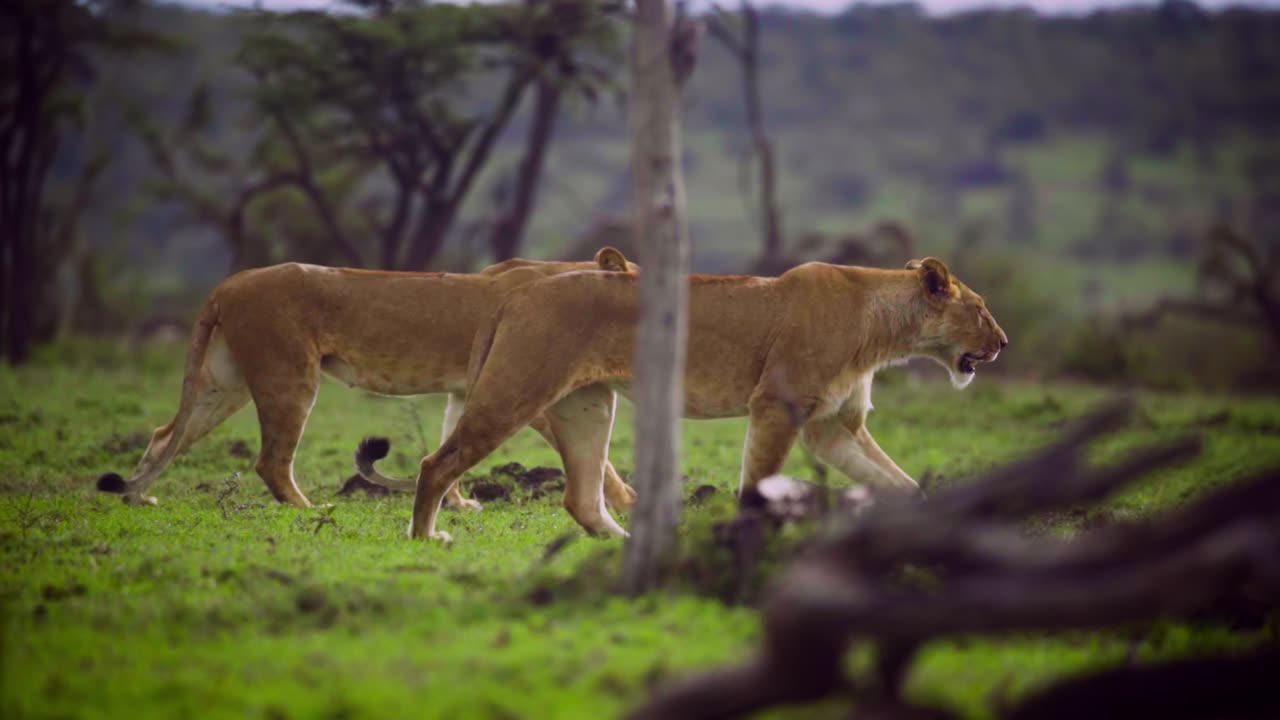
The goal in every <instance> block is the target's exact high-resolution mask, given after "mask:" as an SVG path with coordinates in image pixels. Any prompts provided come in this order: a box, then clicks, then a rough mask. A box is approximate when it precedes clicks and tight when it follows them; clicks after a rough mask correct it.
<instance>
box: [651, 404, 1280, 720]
mask: <svg viewBox="0 0 1280 720" xmlns="http://www.w3.org/2000/svg"><path fill="white" fill-rule="evenodd" d="M1127 414H1128V408H1127V406H1125V405H1115V406H1111V407H1108V408H1106V409H1104V410H1102V411H1101V412H1098V413H1096V414H1094V415H1092V416H1090V417H1088V418H1086V419H1085V420H1084V421H1083V422H1081V423H1079V424H1078V425H1076V426H1075V427H1074V428H1072V429H1070V430H1069V431H1068V432H1067V433H1066V434H1065V436H1064V438H1063V440H1062V441H1060V442H1059V443H1057V444H1055V445H1052V446H1050V447H1048V448H1046V449H1044V450H1042V451H1041V452H1039V453H1037V454H1035V455H1034V456H1032V457H1031V458H1029V459H1027V460H1025V461H1022V462H1019V463H1014V464H1012V465H1009V466H1006V467H1004V468H1000V469H996V470H994V471H992V472H990V473H988V474H986V475H984V476H982V477H979V478H977V479H976V480H974V481H973V482H971V483H969V484H968V485H966V486H962V487H959V488H955V489H951V490H948V491H946V492H942V493H939V494H938V495H937V496H936V497H935V498H934V499H932V500H931V501H929V502H927V503H906V502H903V503H893V504H882V505H881V506H880V507H877V508H874V509H873V510H872V511H871V512H870V513H867V514H865V515H864V516H863V517H862V518H860V520H859V521H858V522H857V523H856V524H855V525H853V526H852V527H851V528H849V529H848V530H846V531H844V532H842V533H840V534H838V535H836V536H835V537H834V538H832V539H830V540H827V541H824V542H820V543H819V544H818V545H817V546H815V547H814V548H813V550H812V551H810V552H808V553H806V554H805V555H804V556H802V557H801V558H799V559H798V560H797V561H796V562H794V563H793V565H792V566H791V568H790V569H789V570H788V571H787V572H785V573H784V574H783V575H782V577H781V578H779V580H778V581H777V583H776V585H775V587H774V589H773V591H772V593H771V595H770V597H769V599H768V601H767V602H766V604H765V607H764V611H763V612H764V619H765V628H766V630H765V643H764V648H763V651H762V653H761V654H760V656H759V657H757V658H756V659H754V660H752V661H751V662H750V663H748V664H747V665H746V666H743V667H739V668H734V669H729V670H722V671H719V672H715V673H712V674H709V675H707V676H704V677H702V678H698V679H695V680H693V681H691V682H688V683H687V684H684V685H682V686H678V687H674V688H671V689H668V690H666V691H663V692H660V693H659V694H658V695H657V696H656V697H655V698H654V699H653V700H652V701H651V702H650V703H649V704H648V705H646V706H645V707H644V708H642V709H641V710H640V711H638V712H637V713H636V714H635V715H634V717H636V718H729V717H739V716H742V715H745V714H747V713H749V712H754V711H756V710H760V709H762V708H766V707H769V706H772V705H778V704H783V703H797V702H807V701H812V700H817V699H820V698H824V697H827V696H830V695H832V694H835V693H840V692H848V691H851V690H853V689H854V686H853V684H852V683H851V682H850V681H849V680H848V679H846V678H845V676H844V673H843V670H842V666H843V659H844V657H845V654H846V652H847V651H848V649H849V648H850V647H851V645H852V644H853V643H855V642H858V641H861V642H869V643H872V644H873V645H874V647H875V648H876V650H877V663H878V667H877V670H878V675H879V677H878V681H876V682H872V683H870V684H868V683H866V682H865V681H863V682H862V684H861V685H860V686H859V687H857V688H856V689H857V690H858V691H859V693H858V696H857V697H858V701H859V703H860V707H864V708H865V707H867V705H866V703H872V704H876V706H877V710H878V712H881V713H883V714H885V715H886V716H891V717H912V716H914V717H924V716H936V717H946V716H947V714H946V713H942V712H940V711H935V710H931V709H925V708H921V707H917V706H912V705H909V704H907V703H905V702H904V701H903V700H902V698H901V696H900V686H901V682H902V678H903V677H904V676H905V673H906V671H907V670H908V669H909V666H910V663H911V660H912V659H913V657H914V655H915V652H916V649H917V648H919V647H920V646H922V645H923V644H925V643H927V642H929V641H931V640H933V639H936V638H941V637H947V636H956V635H962V634H969V633H984V632H985V633H1007V632H1022V631H1052V630H1066V629H1091V628H1104V627H1114V626H1117V625H1122V624H1131V623H1132V624H1141V623H1146V622H1149V621H1151V620H1152V619H1153V618H1159V617H1170V616H1180V615H1181V616H1185V615H1187V614H1190V613H1193V612H1195V611H1198V610H1201V609H1203V608H1205V607H1207V606H1209V605H1211V604H1212V603H1213V602H1214V601H1215V600H1218V599H1220V598H1221V597H1222V596H1224V595H1225V594H1227V593H1229V592H1232V591H1233V590H1235V589H1236V588H1238V587H1239V586H1240V585H1241V584H1244V583H1247V584H1250V585H1251V586H1253V587H1255V588H1261V589H1262V590H1263V591H1264V592H1265V593H1267V594H1268V597H1269V598H1270V599H1276V598H1280V556H1277V554H1276V553H1275V549H1276V547H1277V546H1280V523H1277V518H1280V470H1276V471H1271V472H1266V473H1262V474H1260V475H1258V476H1257V477H1255V478H1253V479H1251V480H1247V481H1243V482H1241V483H1238V484H1236V485H1233V486H1231V487H1227V488H1225V489H1220V490H1217V491H1214V492H1212V493H1210V494H1209V495H1207V496H1206V497H1204V498H1202V499H1200V500H1199V501H1197V502H1195V503H1193V504H1191V505H1188V506H1186V507H1183V508H1181V509H1179V510H1176V511H1173V512H1170V513H1167V514H1165V515H1163V516H1161V517H1159V518H1157V519H1154V520H1151V521H1149V522H1147V523H1144V524H1141V525H1134V526H1113V527H1109V528H1105V529H1102V530H1098V531H1094V532H1093V533H1090V534H1087V535H1083V536H1081V537H1079V538H1077V539H1075V540H1074V541H1063V540H1056V539H1047V538H1040V539H1029V538H1027V537H1026V536H1025V535H1024V534H1022V533H1020V532H1019V531H1018V528H1019V525H1020V522H1021V519H1023V518H1025V517H1026V516H1027V515H1028V514H1032V513H1039V512H1044V511H1048V510H1055V509H1062V508H1070V507H1074V506H1078V505H1080V504H1082V503H1088V502H1094V501H1097V500H1099V499H1101V498H1103V497H1105V496H1107V495H1109V494H1110V493H1112V492H1114V491H1115V490H1117V489H1119V488H1121V487H1123V486H1125V485H1128V484H1130V483H1132V482H1133V481H1135V480H1137V479H1139V478H1140V477H1141V476H1143V475H1145V474H1147V473H1149V472H1150V471H1152V470H1154V469H1157V468H1159V467H1163V466H1166V465H1169V464H1170V463H1173V462H1178V461H1181V460H1185V459H1187V458H1188V457H1191V456H1192V455H1194V454H1195V453H1196V452H1197V451H1198V447H1199V443H1198V441H1196V440H1194V439H1186V440H1181V441H1177V442H1173V443H1170V444H1167V445H1163V446H1157V447H1150V448H1145V449H1142V450H1138V451H1135V452H1133V453H1132V454H1130V455H1129V456H1128V457H1127V458H1125V459H1124V460H1122V461H1121V462H1119V463H1118V464H1115V465H1112V466H1109V467H1104V468H1087V467H1085V465H1084V463H1083V453H1084V451H1085V449H1086V445H1087V444H1088V442H1089V441H1091V440H1093V439H1095V438H1097V437H1099V436H1101V435H1103V434H1105V433H1107V432H1109V431H1111V430H1112V429H1114V428H1116V427H1118V426H1119V425H1120V424H1121V422H1122V421H1123V420H1124V418H1125V417H1126V416H1127ZM908 563H910V564H913V565H915V566H917V567H929V568H933V569H934V570H935V571H936V573H935V576H936V580H937V586H936V587H931V588H921V587H918V586H915V585H911V584H907V583H903V582H900V581H899V580H898V576H897V572H896V571H897V570H899V569H900V568H902V567H903V566H904V565H905V564H908ZM1231 662H1233V661H1226V660H1224V661H1223V663H1224V664H1223V665H1222V666H1221V667H1216V666H1214V667H1209V666H1212V662H1210V661H1204V663H1205V665H1206V667H1205V673H1206V674H1205V676H1204V677H1205V678H1206V680H1205V682H1206V683H1210V682H1212V683H1219V684H1222V685H1223V686H1231V683H1232V682H1234V683H1235V684H1236V685H1241V684H1245V683H1247V682H1249V681H1248V679H1238V678H1237V679H1232V678H1231V676H1230V674H1231V673H1232V672H1233V670H1232V669H1231V667H1232V666H1231ZM1250 663H1252V664H1249V663H1246V664H1247V665H1248V667H1250V668H1254V669H1256V667H1257V666H1266V667H1271V668H1275V666H1276V663H1275V655H1274V654H1272V655H1262V654H1260V655H1257V656H1255V657H1253V658H1252V659H1250ZM1149 670H1150V674H1148V675H1142V676H1140V677H1139V676H1135V677H1133V678H1128V679H1126V677H1122V676H1121V675H1123V673H1120V674H1118V675H1117V676H1116V677H1105V676H1098V677H1095V678H1093V679H1092V680H1087V681H1086V680H1072V681H1068V683H1065V684H1064V685H1063V686H1062V688H1061V689H1060V690H1058V691H1057V692H1058V693H1059V695H1061V694H1067V695H1069V694H1070V693H1069V691H1068V689H1067V688H1069V687H1070V684H1071V683H1079V685H1080V687H1081V688H1089V687H1094V686H1095V685H1096V686H1106V687H1113V686H1114V687H1116V688H1117V690H1116V692H1118V693H1120V694H1122V695H1124V694H1125V693H1126V692H1127V693H1129V695H1126V697H1130V699H1132V696H1133V695H1135V694H1138V693H1140V692H1141V688H1142V687H1146V686H1149V685H1150V683H1151V682H1152V681H1153V679H1155V678H1161V677H1165V676H1166V675H1164V674H1162V673H1167V677H1169V678H1176V677H1181V676H1184V675H1186V669H1185V668H1183V667H1180V666H1178V665H1177V664H1167V665H1165V666H1156V667H1153V668H1149ZM1201 690H1202V688H1197V687H1195V686H1194V685H1192V686H1188V687H1179V688H1178V689H1177V692H1180V693H1182V694H1183V696H1185V697H1186V698H1188V705H1187V708H1193V707H1199V706H1198V705H1196V704H1195V702H1196V699H1197V698H1202V697H1203V692H1201ZM1053 692H1055V691H1054V690H1052V689H1051V690H1050V691H1046V692H1045V693H1042V694H1041V695H1039V696H1036V697H1033V698H1031V699H1029V700H1027V701H1026V706H1025V707H1023V706H1016V707H1013V708H1010V709H1008V710H1007V711H1006V712H1005V713H1004V714H1006V715H1007V716H1009V717H1018V718H1021V717H1031V716H1032V715H1030V714H1028V713H1030V712H1031V709H1032V708H1035V707H1043V705H1044V703H1045V702H1047V701H1046V700H1044V698H1046V697H1054V698H1056V699H1057V700H1058V701H1060V702H1065V700H1063V699H1062V698H1061V697H1059V696H1058V695H1052V694H1051V693H1053ZM1081 692H1084V690H1083V689H1082V690H1081ZM1085 700H1086V699H1085V698H1080V697H1076V698H1074V700H1073V702H1077V703H1083V702H1085ZM1249 702H1253V704H1257V703H1259V702H1265V703H1272V705H1273V706H1272V707H1270V708H1267V711H1271V712H1275V711H1276V710H1278V709H1280V708H1276V707H1275V706H1274V704H1275V703H1280V698H1273V697H1270V696H1266V697H1265V698H1263V699H1261V700H1257V699H1255V700H1250V701H1248V702H1245V703H1244V704H1241V703H1240V702H1238V699H1232V700H1231V701H1228V700H1224V701H1223V705H1222V707H1229V708H1231V709H1232V711H1233V712H1238V713H1239V714H1241V716H1250V717H1251V716H1253V715H1251V714H1250V713H1251V712H1253V709H1252V708H1253V705H1250V704H1249ZM1085 715H1088V713H1085Z"/></svg>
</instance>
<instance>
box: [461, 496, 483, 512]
mask: <svg viewBox="0 0 1280 720" xmlns="http://www.w3.org/2000/svg"><path fill="white" fill-rule="evenodd" d="M454 506H455V507H457V508H458V509H459V510H469V511H472V512H477V511H480V510H483V509H484V505H481V504H480V503H479V502H478V501H476V500H472V499H471V498H458V499H457V500H456V501H455V502H454Z"/></svg>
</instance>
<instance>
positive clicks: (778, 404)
mask: <svg viewBox="0 0 1280 720" xmlns="http://www.w3.org/2000/svg"><path fill="white" fill-rule="evenodd" d="M797 434H799V428H798V427H797V426H796V423H795V421H794V419H793V417H792V411H791V409H790V408H789V407H788V405H787V403H786V402H784V401H782V400H778V399H776V398H773V397H769V396H756V397H753V398H752V399H751V408H750V422H749V424H748V425H747V440H746V443H745V444H744V446H743V448H742V479H741V482H740V485H739V487H738V495H739V496H741V495H742V491H743V490H746V489H748V488H753V487H755V486H756V483H758V482H760V481H761V480H763V479H765V478H767V477H769V476H770V475H776V474H777V473H778V471H780V470H781V469H782V464H783V462H785V461H786V459H787V453H789V452H791V446H792V445H794V444H795V442H796V435H797Z"/></svg>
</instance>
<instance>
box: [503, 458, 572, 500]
mask: <svg viewBox="0 0 1280 720" xmlns="http://www.w3.org/2000/svg"><path fill="white" fill-rule="evenodd" d="M489 476H490V477H491V478H495V479H496V478H500V477H508V478H511V479H512V480H514V481H515V482H516V484H517V485H518V486H520V487H521V488H523V489H525V490H528V491H529V495H530V497H534V498H540V497H543V496H544V495H547V494H548V493H553V492H559V491H561V490H564V472H563V471H561V470H560V468H551V467H535V468H528V469H526V468H525V466H523V465H521V464H520V463H518V462H511V463H507V464H506V465H499V466H498V467H495V468H494V469H493V470H491V471H490V472H489Z"/></svg>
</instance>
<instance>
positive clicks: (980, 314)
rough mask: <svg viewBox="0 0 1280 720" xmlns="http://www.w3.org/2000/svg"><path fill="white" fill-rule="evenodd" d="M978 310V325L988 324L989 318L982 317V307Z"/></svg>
mask: <svg viewBox="0 0 1280 720" xmlns="http://www.w3.org/2000/svg"><path fill="white" fill-rule="evenodd" d="M977 310H978V327H982V326H983V325H986V324H987V319H986V318H984V317H982V308H977Z"/></svg>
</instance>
